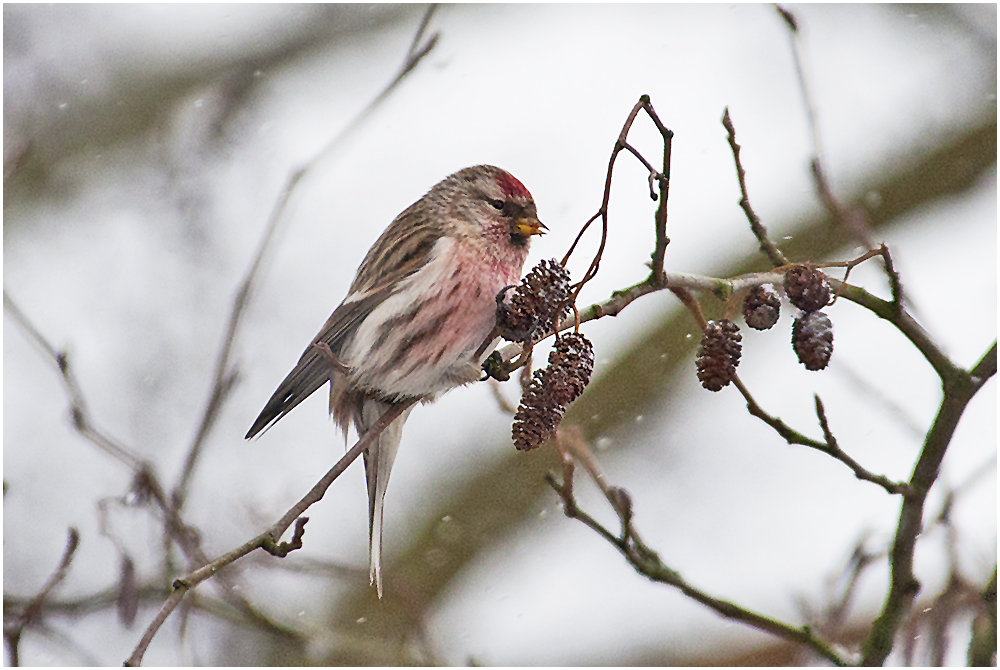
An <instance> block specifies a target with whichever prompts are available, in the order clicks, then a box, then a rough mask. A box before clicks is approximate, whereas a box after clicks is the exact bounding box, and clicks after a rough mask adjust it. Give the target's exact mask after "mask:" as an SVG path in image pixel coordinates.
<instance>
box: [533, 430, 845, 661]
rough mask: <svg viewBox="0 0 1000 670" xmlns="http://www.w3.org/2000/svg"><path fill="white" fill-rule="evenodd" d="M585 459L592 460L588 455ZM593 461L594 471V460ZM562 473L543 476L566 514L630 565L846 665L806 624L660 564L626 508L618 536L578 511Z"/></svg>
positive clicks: (568, 474) (568, 477) (568, 469)
mask: <svg viewBox="0 0 1000 670" xmlns="http://www.w3.org/2000/svg"><path fill="white" fill-rule="evenodd" d="M577 446H578V445H577ZM566 458H568V456H566V457H564V463H565V459H566ZM589 460H592V458H591V459H589ZM592 464H593V463H592ZM594 465H595V472H596V464H594ZM585 467H586V466H585ZM588 472H589V470H588ZM563 473H564V474H563V482H562V483H561V484H560V483H559V482H558V481H557V480H556V478H555V476H554V475H552V474H549V475H548V476H547V477H546V480H547V481H548V482H549V485H551V486H552V488H553V489H554V490H555V491H556V493H557V494H559V497H560V498H562V501H563V509H564V511H565V513H566V516H567V517H569V518H571V519H578V520H580V521H581V522H583V523H584V524H585V525H586V526H587V527H589V528H591V529H592V530H594V531H595V532H596V533H597V534H598V535H600V536H601V537H603V538H604V539H605V540H606V541H607V542H609V543H610V544H612V545H613V546H614V547H615V548H617V549H618V550H619V551H620V552H621V553H622V555H623V556H624V557H625V559H626V560H627V561H628V562H629V564H630V565H632V567H633V568H635V570H636V571H637V572H639V573H640V574H642V575H645V576H646V577H648V578H649V579H651V580H653V581H655V582H659V583H662V584H667V585H668V586H673V587H674V588H676V589H678V590H680V591H681V592H682V593H683V594H684V595H685V596H687V597H688V598H691V599H692V600H694V601H696V602H699V603H701V604H702V605H705V606H706V607H708V608H710V609H712V610H713V611H715V612H716V613H717V614H719V615H721V616H723V617H726V618H727V619H732V620H734V621H740V622H742V623H745V624H747V625H749V626H752V627H753V628H757V629H758V630H762V631H764V632H767V633H771V634H772V635H776V636H778V637H780V638H782V639H785V640H789V641H791V642H796V643H798V644H802V645H805V646H807V647H809V648H810V649H812V650H813V651H814V652H816V653H817V654H818V655H820V656H821V657H823V658H825V659H827V660H828V661H830V662H831V663H833V664H834V665H838V666H845V665H848V663H847V661H846V660H845V659H843V658H841V657H840V655H838V654H837V653H836V652H835V651H834V650H833V648H832V647H831V646H830V645H829V644H828V643H827V642H825V641H823V640H821V639H820V638H818V637H816V636H815V635H814V634H813V633H812V631H811V630H810V629H809V627H808V626H802V627H800V628H795V627H793V626H789V625H788V624H785V623H783V622H781V621H778V620H776V619H772V618H770V617H767V616H764V615H762V614H758V613H757V612H754V611H752V610H748V609H746V608H743V607H740V606H739V605H735V604H733V603H731V602H729V601H726V600H721V599H719V598H715V597H713V596H710V595H708V594H707V593H705V592H703V591H701V590H699V589H697V588H695V587H693V586H691V585H690V584H688V583H687V582H686V581H685V580H684V579H683V578H682V577H681V575H680V574H679V573H678V572H677V571H676V570H672V569H671V568H668V567H667V566H666V565H664V564H663V562H662V561H661V560H660V557H659V556H658V555H657V553H656V552H655V551H653V550H652V549H650V548H649V547H647V546H646V545H645V544H643V543H642V542H641V541H640V540H638V539H637V535H636V534H635V532H634V529H633V528H632V525H631V519H630V517H631V512H630V511H629V514H627V515H626V516H627V517H629V519H628V524H627V528H628V529H627V531H626V533H623V535H622V537H617V536H615V535H614V533H612V532H611V531H609V530H608V529H607V528H605V527H604V526H603V525H601V524H600V523H599V522H597V521H596V520H595V519H594V518H593V517H591V516H590V515H588V514H587V513H585V512H584V511H582V510H581V509H580V508H579V505H577V503H576V500H575V499H574V498H573V487H572V476H573V468H572V465H569V466H566V465H564V468H563ZM594 481H595V483H597V484H598V486H600V487H601V488H602V490H605V487H606V484H604V482H603V477H602V478H601V480H600V481H599V480H598V479H596V478H595V480H594ZM619 490H620V489H617V488H616V487H609V488H608V491H612V492H613V491H619ZM606 495H607V494H606ZM626 495H627V494H626ZM613 497H617V496H616V495H615V494H614V493H612V495H611V496H609V502H610V503H611V505H612V507H613V508H614V509H615V511H616V512H617V513H618V514H619V518H622V514H623V511H622V508H621V505H620V504H616V501H615V500H613V499H612V498H613Z"/></svg>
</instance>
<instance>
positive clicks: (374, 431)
mask: <svg viewBox="0 0 1000 670" xmlns="http://www.w3.org/2000/svg"><path fill="white" fill-rule="evenodd" d="M417 400H418V399H417V398H411V399H409V400H406V401H403V402H400V403H397V404H395V405H393V406H392V407H391V408H390V409H389V410H388V411H387V412H386V413H385V414H383V415H382V416H381V417H380V418H379V420H378V421H376V422H375V423H374V424H373V425H372V427H371V428H370V429H369V430H368V431H367V432H366V433H365V434H364V435H362V436H361V438H360V439H359V440H358V441H357V443H355V445H354V446H353V447H351V449H350V450H349V451H348V452H347V453H346V454H344V456H343V457H342V458H341V459H340V460H339V461H337V463H336V464H335V465H334V466H333V467H332V468H330V470H329V471H328V472H327V473H326V474H325V475H323V478H322V479H320V480H319V482H317V483H316V485H315V486H313V487H312V489H310V490H309V493H307V494H306V495H305V496H304V497H303V498H302V500H300V501H299V502H297V503H296V504H295V505H294V506H293V507H292V508H291V509H290V510H288V512H286V513H285V515H284V516H282V517H281V519H279V520H278V521H277V523H275V524H274V525H273V526H271V527H270V528H269V529H268V530H266V531H264V532H263V533H261V534H260V535H258V536H257V537H255V538H253V539H251V540H249V541H247V542H244V543H243V544H241V545H240V546H238V547H236V548H235V549H232V550H231V551H228V552H226V553H225V554H223V555H222V556H220V557H219V558H217V559H215V560H214V561H211V562H210V563H207V564H206V565H203V566H202V567H200V568H198V569H197V570H195V571H194V572H192V573H190V574H188V575H186V576H184V577H181V578H179V579H177V580H175V581H174V584H173V589H174V590H173V592H172V593H171V594H170V597H169V598H167V601H166V602H165V603H163V606H162V607H161V608H160V611H159V612H158V613H157V615H156V617H155V618H154V619H153V621H152V622H151V623H150V624H149V626H148V627H147V628H146V630H145V632H144V633H143V635H142V638H141V639H140V640H139V643H138V644H137V645H136V647H135V649H134V650H133V651H132V655H131V656H129V658H128V660H126V661H125V665H126V666H138V665H140V664H141V663H142V657H143V655H144V654H145V653H146V649H147V648H148V647H149V644H150V642H152V641H153V638H154V637H155V636H156V633H157V632H158V631H159V630H160V628H161V627H162V626H163V623H164V622H165V621H166V620H167V618H168V617H169V616H170V614H171V613H172V612H173V611H174V610H175V609H177V606H178V605H180V603H181V600H183V599H184V595H185V594H186V593H187V592H188V591H190V590H191V589H193V588H194V587H196V586H198V584H200V583H202V582H203V581H205V580H206V579H209V578H210V577H213V576H214V575H215V574H216V573H217V572H219V570H221V569H222V568H224V567H226V566H228V565H230V564H232V563H234V562H235V561H237V560H239V559H240V558H242V557H244V556H246V555H247V554H249V553H250V552H252V551H254V550H255V549H264V550H265V551H267V552H268V553H269V554H271V555H273V556H278V557H284V556H286V555H288V553H289V552H291V551H294V550H296V549H299V548H301V547H302V536H303V534H304V532H305V524H306V522H307V521H308V519H306V518H301V515H302V513H303V512H305V511H306V510H307V509H308V508H309V507H310V506H312V505H313V504H314V503H316V502H318V501H320V500H321V499H322V498H323V496H324V495H325V494H326V491H327V489H328V488H330V485H331V484H333V482H334V480H336V479H337V477H339V476H340V475H341V473H343V472H344V470H346V469H347V466H349V465H350V464H351V463H353V462H354V461H355V460H356V459H357V458H358V456H360V455H361V453H362V452H363V451H364V450H365V449H367V448H368V446H369V445H370V444H371V443H372V441H373V440H375V438H377V437H378V436H379V435H380V434H381V433H382V431H383V430H385V429H386V427H388V425H389V424H390V423H392V422H393V421H394V420H396V419H397V418H399V416H400V415H401V414H402V413H403V412H404V411H406V410H407V409H408V408H410V407H412V406H413V405H414V404H415V403H416V402H417ZM292 523H295V533H294V536H293V538H292V540H291V542H281V543H280V544H279V543H278V541H279V540H280V539H281V536H282V535H284V533H285V531H286V530H288V528H289V526H291V525H292Z"/></svg>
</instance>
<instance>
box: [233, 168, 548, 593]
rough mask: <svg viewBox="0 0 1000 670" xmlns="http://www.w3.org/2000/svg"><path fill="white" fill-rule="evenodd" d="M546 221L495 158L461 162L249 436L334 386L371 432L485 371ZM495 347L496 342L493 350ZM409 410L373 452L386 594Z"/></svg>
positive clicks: (371, 264)
mask: <svg viewBox="0 0 1000 670" xmlns="http://www.w3.org/2000/svg"><path fill="white" fill-rule="evenodd" d="M545 230H546V227H545V226H544V225H543V224H542V223H541V222H540V221H539V220H538V214H537V212H536V209H535V202H534V200H533V199H532V197H531V194H530V193H529V192H528V189H526V188H525V187H524V185H523V184H522V183H521V182H520V181H518V180H517V179H516V178H514V177H513V176H512V175H511V174H509V173H508V172H505V171H504V170H501V169H500V168H497V167H493V166H491V165H477V166H475V167H469V168H465V169H464V170H459V171H458V172H456V173H455V174H453V175H450V176H449V177H446V178H445V179H444V180H442V181H441V182H440V183H438V184H437V185H435V186H434V187H433V188H431V190H430V191H428V192H427V194H426V195H424V196H423V197H422V198H420V199H419V200H417V201H416V202H415V203H413V204H412V205H410V206H409V207H408V208H407V209H406V210H404V211H403V213H401V214H400V215H399V216H397V217H396V218H395V220H394V221H393V222H392V223H391V224H389V227H388V228H386V229H385V232H383V233H382V235H381V237H379V238H378V240H377V241H376V242H375V244H374V245H373V246H372V248H371V249H369V251H368V254H367V255H366V256H365V259H364V260H363V261H362V262H361V265H360V267H358V273H357V276H356V277H355V278H354V283H352V284H351V288H350V290H349V292H348V294H347V297H346V298H344V300H343V302H341V303H340V305H339V306H338V307H337V308H336V309H335V310H334V311H333V314H332V315H331V316H330V318H329V319H327V321H326V323H325V324H324V325H323V327H322V328H321V329H320V331H319V334H318V335H316V337H315V338H313V340H312V343H310V345H309V346H308V347H307V348H306V350H305V352H303V354H302V357H301V358H300V359H299V362H298V363H297V364H296V366H295V368H294V369H293V370H292V371H291V372H290V373H289V374H288V376H287V377H285V380H284V381H283V382H281V384H280V385H279V386H278V390H277V391H275V392H274V395H272V396H271V399H270V400H268V401H267V404H266V405H265V406H264V409H263V410H262V411H261V413H260V416H258V417H257V420H256V421H254V423H253V426H251V427H250V430H249V432H247V435H246V437H247V439H250V438H251V437H253V436H255V435H257V434H258V433H260V432H261V431H262V430H265V429H266V428H269V427H270V426H271V425H273V424H274V423H275V422H276V421H278V420H279V419H281V418H282V417H283V416H285V415H286V414H288V412H290V411H292V409H293V408H294V407H295V406H296V405H298V404H299V403H300V402H302V401H303V400H305V399H306V398H307V397H309V395H310V394H312V393H313V391H315V390H316V389H318V388H320V387H321V386H323V385H324V384H326V383H327V382H328V381H329V382H330V414H331V415H332V416H333V420H334V422H336V423H337V425H339V426H340V428H341V429H342V430H343V431H344V435H345V436H346V435H347V430H348V427H349V426H350V424H351V423H353V424H354V427H355V428H356V429H357V431H358V435H359V436H360V435H363V434H364V433H365V431H367V430H368V429H369V427H371V426H372V425H373V424H374V423H375V422H377V421H378V420H379V417H381V416H382V414H384V413H385V412H386V411H388V410H389V409H390V408H391V407H392V406H393V404H394V403H399V402H403V401H408V400H411V399H414V398H416V399H419V400H421V401H424V402H429V401H431V400H433V399H435V398H436V397H437V396H438V395H440V394H441V393H444V392H445V391H447V390H449V389H452V388H455V387H457V386H461V385H463V384H467V383H469V382H472V381H476V380H478V379H479V378H480V371H481V366H482V363H483V361H484V360H485V359H486V357H487V356H489V354H490V353H491V352H492V351H493V349H494V348H495V346H496V344H497V340H498V339H499V338H496V339H494V340H493V341H492V342H489V343H486V340H487V338H489V337H490V335H491V333H492V332H493V327H494V324H495V320H496V307H497V303H496V295H497V293H498V292H499V291H500V290H501V289H503V288H504V287H506V286H510V285H512V284H516V283H517V282H518V280H519V279H520V277H521V268H522V266H523V265H524V261H525V258H526V257H527V255H528V245H529V240H530V238H531V237H532V236H533V235H539V234H541V233H542V232H543V231H545ZM484 344H487V346H485V347H484V346H483V345H484ZM410 409H412V408H408V409H407V410H406V411H405V412H404V413H403V414H402V415H400V416H399V418H397V419H396V420H395V421H393V422H392V423H391V424H389V426H388V427H387V428H386V429H385V430H384V431H383V432H382V434H381V435H380V436H379V438H378V439H377V440H376V441H375V442H373V443H372V444H371V446H369V447H368V449H367V450H366V451H365V454H364V462H365V474H366V476H367V481H368V541H369V557H370V573H369V576H370V581H371V582H372V583H374V584H375V586H376V589H377V591H378V595H379V597H380V598H381V597H382V570H381V555H382V510H383V499H384V497H385V490H386V486H387V485H388V483H389V471H390V469H391V468H392V463H393V460H395V458H396V452H397V450H398V448H399V443H400V438H401V437H402V429H403V423H404V422H405V421H406V418H407V417H408V416H409V413H410Z"/></svg>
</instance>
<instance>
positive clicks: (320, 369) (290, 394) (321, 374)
mask: <svg viewBox="0 0 1000 670" xmlns="http://www.w3.org/2000/svg"><path fill="white" fill-rule="evenodd" d="M391 292H392V286H383V287H380V288H379V289H378V290H375V291H371V292H368V293H367V294H365V295H363V296H361V297H358V298H357V299H356V300H350V298H351V297H353V296H348V298H349V299H348V300H345V301H344V302H343V303H341V304H340V306H339V307H337V309H335V310H334V311H333V314H331V315H330V318H329V319H327V321H326V323H325V324H324V325H323V328H322V330H320V331H319V334H318V335H317V336H316V337H315V338H313V341H312V342H311V343H310V344H309V346H308V347H307V348H306V350H305V351H304V352H302V357H301V358H299V362H298V363H297V364H296V366H295V368H294V369H293V370H292V371H291V372H289V373H288V376H287V377H285V380H284V381H283V382H281V384H280V385H279V386H278V390H277V391H275V392H274V395H272V396H271V399H270V400H268V401H267V404H266V405H264V409H263V410H261V413H260V416H258V417H257V420H256V421H254V422H253V426H251V427H250V430H249V431H248V432H247V434H246V439H250V438H251V437H253V436H254V435H257V434H258V433H260V432H261V431H263V430H266V429H267V428H270V427H271V426H272V425H273V424H274V423H275V422H277V421H278V420H279V419H281V417H283V416H285V415H286V414H288V413H289V412H291V411H292V409H294V408H295V406H296V405H298V404H299V403H300V402H302V401H303V400H305V399H306V398H308V397H309V396H310V395H312V393H313V392H314V391H315V390H316V389H318V388H319V387H321V386H323V384H325V383H326V382H327V381H329V380H330V375H331V373H332V372H333V370H332V368H331V365H330V362H329V361H328V360H327V359H326V358H325V357H324V355H323V353H322V352H320V351H318V350H317V349H316V347H315V346H314V345H315V344H316V343H317V342H324V343H326V344H327V345H329V347H330V350H331V351H333V352H334V353H337V352H338V351H340V349H341V344H342V343H343V341H344V338H345V336H347V335H349V334H351V333H353V332H355V331H356V330H357V328H358V325H359V324H360V323H361V322H362V321H364V320H365V317H367V316H368V315H369V314H371V312H372V310H373V309H375V308H376V307H378V305H379V304H381V303H382V301H383V300H385V299H386V298H387V297H389V295H390V293H391Z"/></svg>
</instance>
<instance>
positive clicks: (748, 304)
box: [743, 286, 781, 330]
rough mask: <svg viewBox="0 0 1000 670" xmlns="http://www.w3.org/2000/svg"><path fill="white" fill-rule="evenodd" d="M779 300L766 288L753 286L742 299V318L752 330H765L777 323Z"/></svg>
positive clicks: (776, 295) (779, 307) (779, 310)
mask: <svg viewBox="0 0 1000 670" xmlns="http://www.w3.org/2000/svg"><path fill="white" fill-rule="evenodd" d="M779 314H781V300H780V299H779V298H778V294H777V293H775V292H774V291H773V290H772V289H771V288H770V287H768V286H754V287H753V288H752V289H750V290H749V291H748V292H747V296H746V298H744V299H743V318H744V319H745V320H746V322H747V325H748V326H750V327H751V328H753V329H754V330H767V329H769V328H771V327H772V326H774V324H776V323H777V322H778V315H779Z"/></svg>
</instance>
